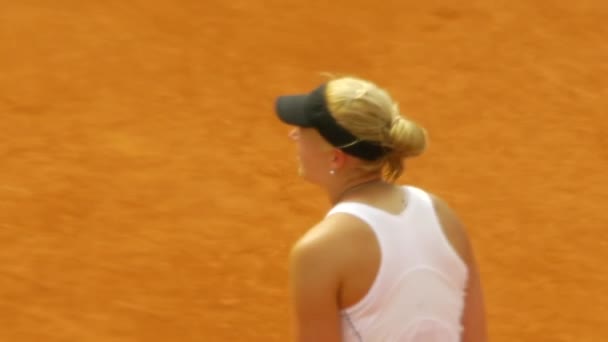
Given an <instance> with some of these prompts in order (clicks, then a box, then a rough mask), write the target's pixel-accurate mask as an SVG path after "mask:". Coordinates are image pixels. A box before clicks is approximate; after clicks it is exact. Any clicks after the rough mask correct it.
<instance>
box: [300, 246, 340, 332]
mask: <svg viewBox="0 0 608 342" xmlns="http://www.w3.org/2000/svg"><path fill="white" fill-rule="evenodd" d="M289 283H290V285H289V289H290V296H291V304H292V305H291V306H292V310H293V311H292V312H293V323H294V325H295V326H294V329H295V339H296V341H297V342H313V341H314V342H338V341H341V329H340V328H341V327H340V313H339V306H338V301H337V293H338V287H339V278H338V272H337V266H336V261H335V258H333V257H332V255H331V246H328V243H327V241H324V240H323V239H322V238H318V237H317V238H308V239H303V240H301V241H299V242H298V243H296V245H295V246H294V247H293V248H292V250H291V253H290V255H289Z"/></svg>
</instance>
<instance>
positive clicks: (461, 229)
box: [428, 193, 472, 264]
mask: <svg viewBox="0 0 608 342" xmlns="http://www.w3.org/2000/svg"><path fill="white" fill-rule="evenodd" d="M428 194H429V196H430V197H431V199H432V201H433V207H434V208H435V212H436V213H437V217H438V218H439V221H440V224H441V227H442V229H443V231H444V233H445V235H446V237H447V238H448V240H449V241H450V244H451V245H452V246H453V247H454V249H455V250H456V252H457V253H458V254H459V255H460V257H461V258H462V259H463V260H464V261H465V262H466V263H467V264H469V263H471V261H472V260H471V259H472V249H471V243H470V239H469V234H468V232H467V229H466V227H465V225H464V224H463V222H462V221H461V219H460V218H459V216H458V214H457V213H456V212H455V211H454V210H453V209H452V207H451V206H450V205H449V204H448V203H447V202H446V201H445V200H444V199H443V198H441V197H439V196H438V195H436V194H433V193H428Z"/></svg>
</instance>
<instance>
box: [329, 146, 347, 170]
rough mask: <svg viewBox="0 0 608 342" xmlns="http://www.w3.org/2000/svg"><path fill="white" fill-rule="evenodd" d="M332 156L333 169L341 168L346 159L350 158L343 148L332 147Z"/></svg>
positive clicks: (331, 164)
mask: <svg viewBox="0 0 608 342" xmlns="http://www.w3.org/2000/svg"><path fill="white" fill-rule="evenodd" d="M330 158H331V160H330V168H331V169H332V170H339V169H341V168H342V167H344V164H345V163H346V159H347V158H348V156H347V155H346V153H344V152H343V151H342V150H339V149H337V148H334V149H332V152H331V154H330Z"/></svg>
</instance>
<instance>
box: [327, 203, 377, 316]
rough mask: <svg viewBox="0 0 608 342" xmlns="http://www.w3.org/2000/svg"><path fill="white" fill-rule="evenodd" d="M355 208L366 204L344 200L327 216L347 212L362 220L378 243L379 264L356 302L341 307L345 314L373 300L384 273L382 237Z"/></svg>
mask: <svg viewBox="0 0 608 342" xmlns="http://www.w3.org/2000/svg"><path fill="white" fill-rule="evenodd" d="M357 208H361V209H363V210H365V209H367V206H365V205H361V204H360V203H353V202H345V203H340V204H338V205H337V206H336V207H334V208H332V210H331V211H330V212H329V213H328V214H327V216H329V215H332V214H337V213H343V214H349V215H352V216H354V217H356V218H357V219H359V220H361V221H363V222H364V223H365V225H366V226H367V229H369V230H370V231H371V232H372V234H374V237H375V238H376V243H377V244H378V251H379V253H380V264H379V266H378V270H377V272H376V275H375V277H374V280H373V281H372V284H371V285H370V287H369V289H368V290H367V292H366V293H365V295H364V296H363V297H362V298H361V299H360V300H359V301H358V302H356V303H354V304H352V305H350V306H348V307H344V308H342V309H341V311H342V313H344V314H347V315H356V314H357V313H359V312H360V311H361V310H363V309H365V307H366V306H367V305H368V303H369V302H370V301H372V300H374V298H375V297H376V296H377V294H376V292H377V288H378V286H379V285H378V284H379V283H380V280H381V279H382V277H383V276H384V273H385V271H384V269H385V266H384V263H385V255H384V247H383V242H382V238H381V236H380V234H379V233H378V232H377V231H376V229H375V228H374V226H373V225H372V224H371V222H370V220H369V218H368V217H366V216H365V215H360V214H359V213H358V212H357V211H358V210H357Z"/></svg>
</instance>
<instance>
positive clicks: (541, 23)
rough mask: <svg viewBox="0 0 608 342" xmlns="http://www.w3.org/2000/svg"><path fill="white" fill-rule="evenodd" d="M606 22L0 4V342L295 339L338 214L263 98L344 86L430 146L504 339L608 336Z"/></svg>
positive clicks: (415, 165) (340, 8)
mask: <svg viewBox="0 0 608 342" xmlns="http://www.w3.org/2000/svg"><path fill="white" fill-rule="evenodd" d="M607 22H608V4H606V2H604V1H601V0H585V1H578V2H570V1H569V2H558V1H538V0H537V1H523V0H519V1H476V0H475V1H458V2H441V1H423V2H419V1H396V2H389V1H384V2H383V1H380V2H367V1H366V2H364V1H358V0H357V1H342V0H338V1H333V2H328V3H325V2H324V1H320V0H311V1H307V2H295V1H284V0H281V1H279V0H267V1H264V2H261V1H224V0H204V1H185V0H177V1H168V0H163V1H159V0H156V1H67V0H65V1H8V0H7V1H2V2H1V3H0V44H1V45H0V46H1V48H0V49H1V51H2V52H1V53H0V119H1V120H0V133H1V134H0V158H1V159H0V243H1V248H0V341H2V342H26V341H27V342H30V341H32V342H34V341H36V342H38V341H45V342H60V341H61V342H63V341H66V342H72V341H73V342H85V341H86V342H98V341H99V342H101V341H103V342H119V341H120V342H122V341H146V342H153V341H176V342H177V341H180V342H181V341H287V340H288V339H289V337H290V328H289V320H288V312H289V311H288V310H289V306H288V301H287V299H288V298H287V292H286V286H287V283H286V256H287V252H288V250H289V247H290V245H291V243H293V242H294V241H295V239H296V238H297V237H298V236H299V235H300V234H301V233H303V232H304V231H305V230H306V229H307V228H308V227H309V226H310V225H312V224H314V223H315V222H316V221H317V220H318V219H319V218H320V217H321V216H322V215H323V214H324V213H325V211H326V210H327V209H328V203H327V201H326V198H325V196H324V194H323V193H321V192H319V191H318V189H317V188H315V187H312V186H310V185H307V184H304V183H303V182H302V181H301V180H300V179H298V177H297V175H296V173H295V170H296V166H295V162H294V154H293V151H294V150H293V147H292V146H291V145H290V143H289V141H288V140H287V137H286V134H287V128H286V127H284V126H283V125H281V124H280V123H279V122H278V121H277V120H276V119H275V117H274V113H273V111H272V110H273V100H274V97H275V96H276V95H278V94H280V93H284V92H294V91H304V90H308V89H312V87H314V86H315V85H316V84H317V83H318V82H321V81H323V80H324V78H323V77H322V76H320V73H322V72H335V73H342V74H355V75H358V76H362V77H366V78H371V79H373V80H375V81H377V82H378V83H380V84H381V85H383V86H385V87H386V88H388V89H389V90H390V91H391V92H392V93H393V95H394V97H395V98H397V99H398V100H399V101H400V103H401V107H402V109H403V111H404V114H406V115H409V116H410V117H412V118H414V119H415V120H417V121H418V122H420V123H421V124H423V125H424V126H425V127H426V128H427V129H428V131H429V134H430V139H431V140H430V141H431V143H430V146H429V150H428V151H427V153H426V154H424V155H423V156H422V157H421V158H418V159H414V160H412V161H411V162H410V163H409V164H408V171H407V173H406V174H405V175H404V176H403V177H402V179H401V180H400V182H401V183H404V184H406V183H407V184H413V185H417V186H420V187H423V188H426V189H427V190H429V191H432V192H434V193H436V194H438V195H440V196H442V197H444V198H445V199H446V200H448V201H449V202H450V203H451V205H452V207H454V208H455V209H456V210H457V211H458V212H459V215H460V216H461V218H462V219H463V221H464V222H465V223H466V224H467V226H468V228H469V231H470V233H471V238H472V240H473V243H474V246H475V248H476V249H477V254H478V258H479V263H480V267H481V270H482V276H483V281H484V286H485V291H486V298H487V304H488V317H489V324H490V334H491V337H492V341H494V342H507V341H508V342H513V341H534V342H540V341H576V342H586V341H605V340H606V338H607V337H608V296H607V295H606V288H607V287H608V267H607V266H606V260H607V259H608V233H607V231H606V229H608V224H607V222H608V176H607V172H606V168H607V167H608V137H607V132H608V119H607V118H606V109H607V108H608V43H607V40H606V37H608V25H607V24H606V23H607Z"/></svg>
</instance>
